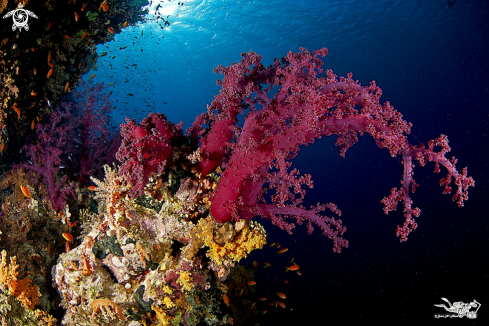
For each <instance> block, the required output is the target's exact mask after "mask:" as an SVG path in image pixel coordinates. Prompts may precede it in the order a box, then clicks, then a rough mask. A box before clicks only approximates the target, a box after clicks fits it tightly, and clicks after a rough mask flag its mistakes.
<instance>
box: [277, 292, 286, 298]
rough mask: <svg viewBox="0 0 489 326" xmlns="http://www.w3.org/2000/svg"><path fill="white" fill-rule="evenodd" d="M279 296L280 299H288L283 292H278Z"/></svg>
mask: <svg viewBox="0 0 489 326" xmlns="http://www.w3.org/2000/svg"><path fill="white" fill-rule="evenodd" d="M277 296H278V297H279V298H280V299H286V298H287V296H286V295H285V293H282V292H277Z"/></svg>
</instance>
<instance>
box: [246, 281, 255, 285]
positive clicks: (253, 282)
mask: <svg viewBox="0 0 489 326" xmlns="http://www.w3.org/2000/svg"><path fill="white" fill-rule="evenodd" d="M255 284H256V282H255V281H249V282H248V285H255Z"/></svg>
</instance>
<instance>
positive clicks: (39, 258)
mask: <svg viewBox="0 0 489 326" xmlns="http://www.w3.org/2000/svg"><path fill="white" fill-rule="evenodd" d="M32 259H34V260H36V261H39V262H41V261H42V258H41V256H39V255H37V254H34V255H32Z"/></svg>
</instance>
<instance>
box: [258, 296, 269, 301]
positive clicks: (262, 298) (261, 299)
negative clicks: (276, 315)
mask: <svg viewBox="0 0 489 326" xmlns="http://www.w3.org/2000/svg"><path fill="white" fill-rule="evenodd" d="M258 300H260V301H267V298H265V297H261V298H260V299H258Z"/></svg>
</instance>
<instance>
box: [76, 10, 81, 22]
mask: <svg viewBox="0 0 489 326" xmlns="http://www.w3.org/2000/svg"><path fill="white" fill-rule="evenodd" d="M79 18H80V15H78V13H77V12H76V11H75V21H78V19H79Z"/></svg>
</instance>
